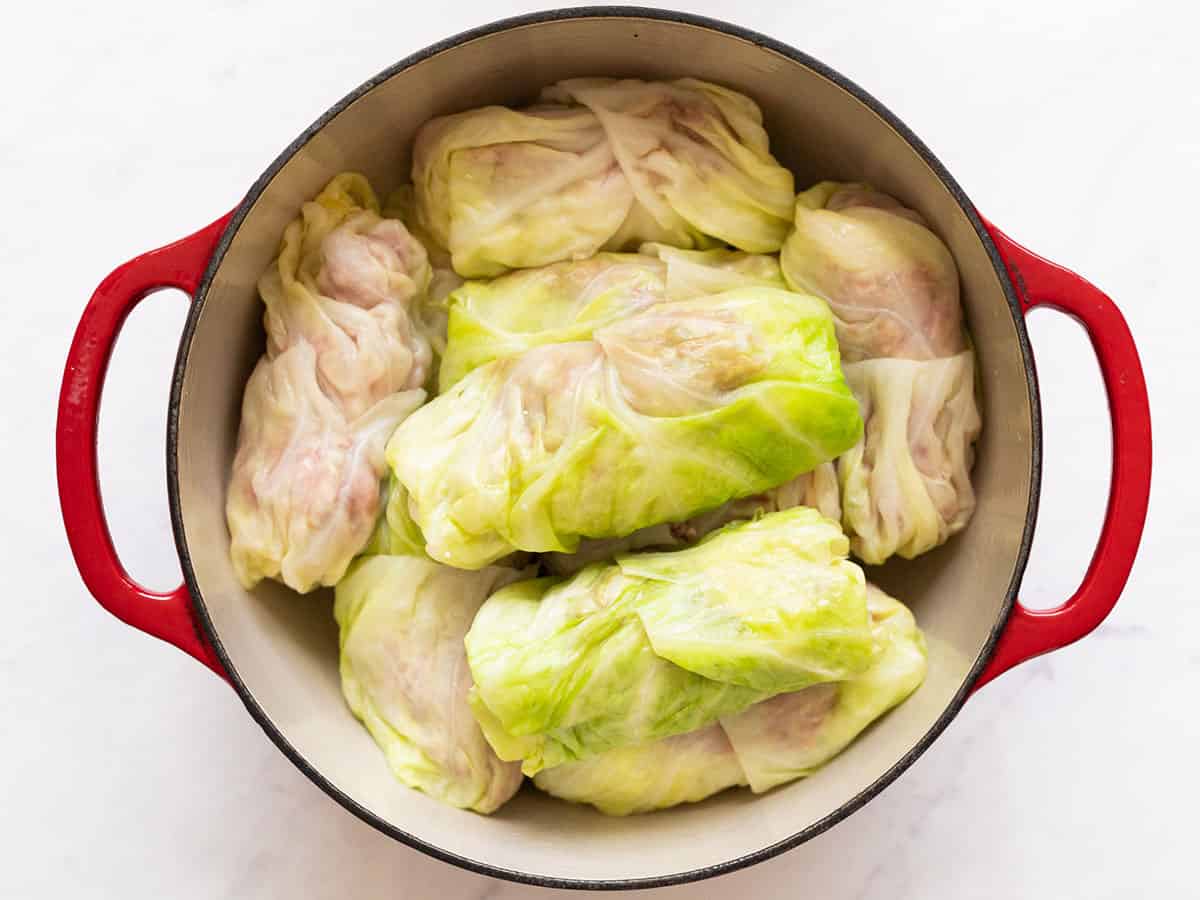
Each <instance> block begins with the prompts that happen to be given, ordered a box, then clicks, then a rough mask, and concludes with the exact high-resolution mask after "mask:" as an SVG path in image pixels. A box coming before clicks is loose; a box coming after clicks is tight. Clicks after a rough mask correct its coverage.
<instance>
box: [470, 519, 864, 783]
mask: <svg viewBox="0 0 1200 900" xmlns="http://www.w3.org/2000/svg"><path fill="white" fill-rule="evenodd" d="M847 549H848V544H847V541H846V538H845V537H844V536H843V535H842V533H841V531H840V529H839V528H838V527H837V525H836V524H835V523H833V522H830V521H829V520H827V519H825V518H823V517H822V516H821V515H820V514H819V513H817V512H816V511H815V510H811V509H807V508H803V507H800V508H796V509H793V510H788V511H786V512H782V513H776V514H774V515H770V516H765V517H763V518H762V519H759V520H757V521H754V522H742V523H738V524H736V525H732V526H730V527H728V528H725V529H722V530H721V531H718V532H715V533H714V534H712V535H710V536H709V537H707V538H706V539H705V540H703V541H701V542H700V543H699V544H697V545H696V546H695V547H692V548H689V549H686V550H680V551H677V552H674V553H661V554H641V555H636V554H635V555H629V556H623V557H621V558H619V559H618V560H617V562H616V563H615V564H614V565H611V566H604V565H599V564H597V565H594V566H589V567H588V568H586V569H584V570H583V571H582V572H580V573H579V574H578V575H576V576H575V577H574V578H571V579H569V580H566V581H564V580H562V579H556V578H540V579H534V580H530V581H524V582H519V583H517V584H514V585H510V586H509V587H507V588H505V589H503V590H501V591H498V592H497V593H495V594H493V595H492V597H490V598H489V599H488V601H487V602H486V603H485V604H484V605H483V608H482V609H480V611H479V614H478V615H477V616H476V618H475V622H474V624H473V625H472V626H471V630H470V632H469V633H468V634H467V639H466V646H467V659H468V661H469V663H470V666H471V671H472V674H473V675H474V678H475V689H474V691H473V692H472V708H473V709H474V711H475V713H476V716H477V718H478V719H479V721H480V724H481V725H482V727H483V730H484V734H485V735H486V736H487V738H488V740H489V742H490V743H491V744H492V746H493V747H494V748H495V750H496V752H497V754H498V755H499V756H500V758H501V759H508V760H516V759H521V760H523V761H524V771H525V772H526V774H534V773H536V772H538V771H540V770H541V769H542V768H545V767H551V766H555V765H559V764H561V763H563V762H567V761H570V760H577V759H585V758H587V757H589V756H594V755H596V754H598V753H603V752H605V751H607V750H611V749H614V748H618V747H624V746H633V745H637V744H640V743H644V742H646V741H648V740H654V739H656V738H660V737H667V736H670V735H672V734H681V733H684V732H687V731H692V730H694V729H696V728H699V727H702V726H704V725H706V724H708V723H710V722H713V721H715V720H716V719H718V718H719V717H721V716H724V715H730V714H732V713H735V712H738V711H740V710H742V709H744V708H746V707H747V706H749V705H750V704H752V703H754V702H757V701H759V700H762V699H765V698H766V697H769V696H772V695H774V694H777V693H781V692H785V691H795V690H800V689H802V688H805V687H808V686H809V685H812V684H819V683H823V682H827V681H834V680H841V679H845V678H848V677H852V676H854V675H857V674H859V673H861V672H863V671H865V670H866V669H867V668H868V667H869V666H870V665H871V664H872V662H873V659H874V655H875V652H876V646H875V642H874V640H873V638H872V635H871V629H870V621H869V617H868V614H867V604H866V589H865V584H864V581H863V576H862V572H861V570H860V569H859V568H858V567H857V566H855V565H854V564H853V563H850V562H848V561H847V560H846V558H845V554H846V552H847Z"/></svg>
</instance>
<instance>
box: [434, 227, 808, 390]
mask: <svg viewBox="0 0 1200 900" xmlns="http://www.w3.org/2000/svg"><path fill="white" fill-rule="evenodd" d="M755 286H761V287H772V288H779V289H782V290H786V288H787V285H786V284H785V283H784V281H783V275H782V274H781V272H780V270H779V262H778V260H777V259H775V257H773V256H763V255H758V254H753V253H742V252H740V251H736V250H677V249H675V248H672V247H666V246H664V245H661V244H646V245H645V246H643V247H642V250H641V252H639V253H598V254H596V255H595V256H593V257H591V258H590V259H585V260H579V261H570V262H561V263H553V264H552V265H548V266H543V267H541V268H538V269H522V270H520V271H517V272H510V273H509V274H507V275H502V276H500V277H499V278H495V279H492V280H491V281H470V282H467V283H466V284H465V285H463V286H462V287H461V288H459V289H458V290H457V291H455V292H454V293H453V294H452V295H451V296H450V297H449V301H448V305H449V325H448V329H447V333H448V342H447V345H446V348H445V350H444V352H443V357H442V363H441V369H440V371H439V373H438V390H439V391H440V392H445V391H447V390H449V389H450V388H451V387H453V386H454V385H455V384H456V383H457V382H459V381H460V380H462V377H463V376H464V375H466V374H467V373H468V372H470V371H471V370H473V369H477V368H479V367H480V366H482V365H484V364H486V363H488V362H491V361H492V360H493V359H503V358H504V357H507V356H516V355H518V354H520V353H523V352H524V351H525V350H529V349H531V348H533V347H538V346H541V345H543V344H555V343H562V342H565V341H582V340H588V339H589V338H591V336H592V333H593V332H594V331H595V330H596V329H597V328H599V327H601V326H603V325H605V324H608V323H610V322H615V321H618V320H620V319H622V318H624V317H625V316H628V315H631V314H633V313H635V312H638V311H640V310H643V309H646V308H647V307H649V306H652V305H653V304H655V303H659V302H661V301H663V300H689V299H692V298H694V297H702V296H707V295H710V294H719V293H723V292H725V291H729V290H733V289H735V288H740V287H755Z"/></svg>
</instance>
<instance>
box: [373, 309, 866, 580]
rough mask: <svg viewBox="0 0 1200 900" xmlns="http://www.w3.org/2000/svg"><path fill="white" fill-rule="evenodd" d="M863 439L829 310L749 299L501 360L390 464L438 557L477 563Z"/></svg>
mask: <svg viewBox="0 0 1200 900" xmlns="http://www.w3.org/2000/svg"><path fill="white" fill-rule="evenodd" d="M860 431H861V421H860V418H859V413H858V404H857V402H856V401H855V400H854V397H853V395H852V394H851V393H850V391H849V389H848V388H847V387H846V385H845V382H844V381H843V379H842V375H841V370H840V367H839V365H838V352H837V345H836V342H835V340H834V336H833V328H832V322H831V319H830V315H829V310H828V307H827V306H826V305H825V304H824V303H823V302H821V301H819V300H817V299H816V298H813V297H807V296H803V295H799V294H793V293H790V292H787V291H779V290H773V289H770V288H744V289H741V290H737V291H729V292H726V293H724V294H717V295H714V296H711V297H703V298H698V299H694V300H682V301H673V302H669V303H661V304H657V305H655V306H653V307H650V308H649V309H646V310H644V311H642V312H641V313H638V314H635V315H633V316H629V317H626V318H623V319H622V320H620V321H617V322H612V323H609V324H607V325H605V326H604V327H602V328H599V329H597V330H596V331H595V333H594V335H593V339H592V340H589V341H574V342H570V343H562V344H548V345H545V346H542V347H535V348H534V349H532V350H529V351H526V352H525V353H523V354H521V355H520V356H516V357H511V358H508V359H500V360H496V361H494V362H491V363H488V364H487V365H485V366H482V367H481V368H478V369H476V370H474V371H473V372H471V373H470V374H469V375H468V376H467V377H465V378H463V379H462V380H461V381H459V382H458V383H457V384H455V385H454V387H453V388H451V389H450V390H449V391H448V392H447V393H445V394H442V395H441V396H439V397H437V398H436V399H434V400H433V401H432V402H431V403H430V404H428V405H427V406H425V407H424V408H423V409H421V410H418V411H417V412H416V413H415V414H414V415H413V416H411V417H410V418H409V419H408V420H407V421H405V422H404V423H403V424H402V425H401V427H400V428H398V429H397V430H396V433H395V435H394V436H393V437H392V439H391V441H390V443H389V444H388V450H387V455H388V462H389V463H390V465H391V467H392V470H393V472H394V473H395V475H396V477H397V478H398V479H399V481H400V483H401V484H402V485H403V486H404V488H405V489H406V490H407V491H408V494H409V510H410V512H411V514H412V517H413V519H414V520H415V521H416V523H417V524H418V526H419V527H420V529H421V531H422V532H423V533H424V535H425V538H426V541H427V548H426V549H427V552H428V553H429V554H430V556H432V557H433V558H434V559H437V560H439V561H440V562H445V563H447V564H449V565H455V566H460V567H463V568H477V567H479V566H483V565H486V564H488V563H490V562H492V561H494V560H497V559H499V558H501V557H503V556H505V555H507V554H508V553H511V552H512V551H513V550H517V549H519V550H528V551H533V552H545V551H559V552H563V551H566V552H570V551H572V550H574V549H575V547H576V546H577V544H578V542H579V540H580V538H581V537H616V536H621V535H625V534H631V533H632V532H634V531H637V530H638V529H639V528H643V527H646V526H648V525H652V524H655V523H659V522H670V521H678V520H682V519H684V518H687V517H688V516H690V515H693V514H695V513H697V512H699V511H701V510H705V509H712V508H714V507H716V506H719V505H720V504H722V503H724V502H725V501H727V500H729V499H731V498H734V497H739V496H748V495H752V494H756V493H759V492H761V491H764V490H767V489H769V488H771V487H774V486H775V485H778V484H780V483H782V482H784V481H787V480H789V479H791V478H794V477H795V476H796V475H798V474H800V473H802V472H806V471H809V470H811V469H813V468H815V467H817V466H818V465H820V464H821V463H823V462H825V461H826V460H829V459H832V458H833V457H835V456H837V455H838V454H840V453H841V452H843V451H844V450H846V449H849V447H851V446H853V444H854V443H855V441H856V440H857V439H858V436H859V434H860Z"/></svg>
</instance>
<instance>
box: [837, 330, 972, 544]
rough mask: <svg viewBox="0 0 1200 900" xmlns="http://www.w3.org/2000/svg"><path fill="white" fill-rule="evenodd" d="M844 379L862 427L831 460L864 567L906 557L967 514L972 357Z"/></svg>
mask: <svg viewBox="0 0 1200 900" xmlns="http://www.w3.org/2000/svg"><path fill="white" fill-rule="evenodd" d="M845 373H846V380H847V381H848V382H849V384H850V388H851V390H853V391H854V395H855V396H856V397H857V398H858V402H859V406H860V408H861V410H862V415H863V419H864V421H865V423H866V426H865V431H864V435H863V438H862V440H860V441H859V442H858V443H857V444H855V446H854V447H853V448H851V449H850V450H849V451H848V452H846V453H845V454H843V455H842V456H841V457H840V458H839V459H838V461H837V468H838V478H839V481H840V484H841V498H842V506H843V513H842V524H843V526H844V527H845V529H846V533H847V534H848V535H850V546H851V549H852V550H853V552H854V555H855V556H857V557H858V558H859V559H861V560H862V561H863V562H867V563H881V562H883V561H884V560H885V559H887V558H888V557H889V556H891V555H893V554H899V555H900V556H903V557H905V558H906V559H912V558H913V557H916V556H919V555H920V554H922V553H925V552H926V551H928V550H932V549H933V548H934V547H937V546H939V545H940V544H942V543H944V542H945V541H946V539H947V538H949V537H950V536H951V535H953V534H956V533H957V532H959V531H961V530H962V529H963V528H964V527H966V524H967V522H968V520H969V519H970V518H971V513H972V512H973V511H974V509H975V492H974V490H973V489H972V487H971V466H972V464H973V463H974V458H975V449H974V445H975V440H976V438H978V437H979V431H980V427H981V419H980V417H979V408H978V406H977V404H976V399H975V356H974V354H973V353H972V352H970V351H966V352H964V353H960V354H958V355H957V356H951V357H948V358H946V359H934V360H925V361H921V362H917V361H914V360H907V359H872V360H867V361H865V362H859V363H850V364H847V365H846V366H845Z"/></svg>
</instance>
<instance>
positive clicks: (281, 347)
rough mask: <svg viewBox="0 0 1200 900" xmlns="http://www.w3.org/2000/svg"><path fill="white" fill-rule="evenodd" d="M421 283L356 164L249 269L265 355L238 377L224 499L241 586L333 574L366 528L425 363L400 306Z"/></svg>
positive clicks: (418, 269)
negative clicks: (256, 271)
mask: <svg viewBox="0 0 1200 900" xmlns="http://www.w3.org/2000/svg"><path fill="white" fill-rule="evenodd" d="M428 283H429V263H428V260H427V258H426V254H425V250H424V249H423V248H422V247H421V245H420V243H418V242H417V241H416V240H415V239H414V238H413V237H412V235H411V234H409V232H408V231H407V229H405V227H404V225H403V224H402V223H401V222H400V221H398V220H396V219H385V218H382V217H381V216H380V215H379V204H378V201H377V200H376V198H375V194H374V192H373V191H372V190H371V187H370V185H369V184H368V183H367V181H366V179H364V178H363V177H362V176H361V175H355V174H352V173H347V174H343V175H339V176H337V177H336V178H334V179H333V180H332V181H330V183H329V184H328V185H327V186H326V187H325V189H324V190H323V191H321V193H320V194H318V195H317V197H316V199H315V200H313V201H311V202H309V203H305V204H304V206H303V207H302V209H301V213H300V217H299V218H298V219H296V220H295V221H294V222H292V223H291V224H290V225H289V226H288V228H287V230H286V231H285V232H284V235H283V241H282V245H281V248H280V252H279V257H278V258H277V259H276V260H275V261H274V262H273V263H272V264H271V267H270V268H269V269H268V270H267V272H266V273H265V274H264V275H263V277H262V278H261V279H260V281H259V293H260V295H261V297H262V299H263V302H264V304H265V305H266V311H265V314H264V317H263V320H264V325H265V327H266V331H267V353H266V356H265V357H264V358H263V359H262V360H261V361H260V362H259V364H258V368H257V369H256V370H255V372H254V374H253V375H252V377H251V378H250V380H249V382H248V383H247V386H246V392H245V395H244V399H243V404H242V421H241V426H240V430H239V433H238V450H237V454H236V457H235V459H234V466H233V473H232V477H231V483H230V486H229V493H228V496H227V498H226V520H227V522H228V525H229V532H230V538H231V544H230V556H231V559H232V562H233V566H234V569H235V570H236V572H237V575H238V577H239V579H240V580H241V581H242V583H243V584H244V585H245V586H246V587H248V588H249V587H253V586H254V585H255V584H256V583H257V582H258V581H259V580H261V579H262V578H278V579H280V580H281V581H283V582H284V583H285V584H287V585H288V586H289V587H291V588H293V589H295V590H297V591H301V592H304V591H309V590H312V589H313V588H315V587H317V586H319V585H332V584H334V583H336V582H337V580H338V579H339V578H341V576H342V574H343V573H344V572H345V570H346V566H347V565H348V564H349V562H350V560H351V558H352V557H353V556H354V555H355V554H356V553H358V552H359V550H360V549H362V546H363V544H364V543H366V541H367V540H368V538H369V537H370V535H371V531H372V528H373V526H374V524H375V521H376V518H377V515H378V511H379V480H380V478H381V477H382V475H383V474H384V472H385V471H386V469H385V464H384V459H383V455H382V448H383V446H384V444H385V443H386V441H387V439H388V437H389V436H390V434H391V432H392V431H393V430H394V429H395V427H396V425H398V424H399V422H400V421H401V420H402V419H403V418H404V417H405V416H406V415H407V414H408V413H409V412H411V411H412V410H413V409H415V408H416V407H417V406H419V405H420V403H421V402H422V400H423V399H424V392H423V391H421V390H420V387H421V385H422V384H423V383H424V382H425V380H426V378H427V377H428V376H429V374H430V369H431V359H432V354H431V351H430V347H429V342H428V340H426V338H425V337H424V336H423V335H422V334H421V332H420V330H419V329H418V328H416V327H415V326H414V323H413V321H412V319H411V317H410V313H411V311H412V309H413V305H414V304H415V303H416V302H417V301H418V300H419V299H420V297H421V296H423V293H424V292H425V291H426V289H427V286H428Z"/></svg>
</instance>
